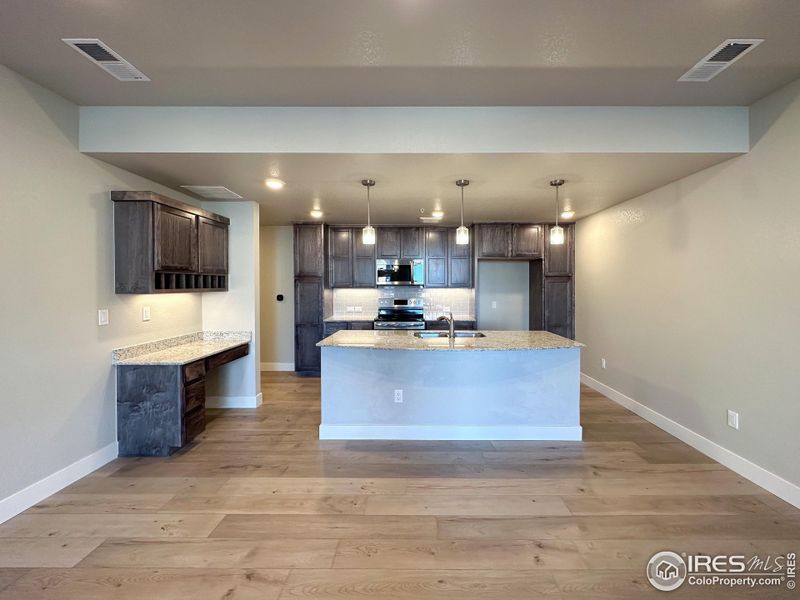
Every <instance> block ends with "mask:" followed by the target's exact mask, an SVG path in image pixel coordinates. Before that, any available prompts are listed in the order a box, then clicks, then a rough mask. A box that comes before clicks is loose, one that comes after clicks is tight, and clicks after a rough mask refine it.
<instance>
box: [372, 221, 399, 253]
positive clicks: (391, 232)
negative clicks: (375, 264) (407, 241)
mask: <svg viewBox="0 0 800 600" xmlns="http://www.w3.org/2000/svg"><path fill="white" fill-rule="evenodd" d="M376 229H377V231H376V233H375V236H376V238H377V242H378V244H377V246H378V254H377V258H400V228H399V227H377V228H376Z"/></svg>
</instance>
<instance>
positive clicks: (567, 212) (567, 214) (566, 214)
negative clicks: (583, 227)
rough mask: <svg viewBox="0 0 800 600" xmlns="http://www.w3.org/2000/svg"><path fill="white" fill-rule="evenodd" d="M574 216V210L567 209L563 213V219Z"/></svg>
mask: <svg viewBox="0 0 800 600" xmlns="http://www.w3.org/2000/svg"><path fill="white" fill-rule="evenodd" d="M574 216H575V211H574V210H565V211H564V212H562V213H561V218H562V219H571V218H572V217H574Z"/></svg>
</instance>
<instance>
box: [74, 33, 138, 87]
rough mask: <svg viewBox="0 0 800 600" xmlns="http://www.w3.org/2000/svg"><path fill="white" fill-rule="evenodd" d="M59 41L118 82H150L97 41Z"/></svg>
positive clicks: (76, 39) (80, 39)
mask: <svg viewBox="0 0 800 600" xmlns="http://www.w3.org/2000/svg"><path fill="white" fill-rule="evenodd" d="M61 41H62V42H64V43H65V44H67V46H70V47H72V48H73V49H74V50H75V51H76V52H79V53H80V54H82V55H83V56H84V57H86V58H88V59H89V60H90V61H92V62H93V63H94V64H96V65H97V66H98V67H100V68H101V69H103V70H104V71H106V72H107V73H111V75H113V76H114V77H115V78H117V79H119V80H120V81H150V78H149V77H148V76H147V75H145V74H144V73H142V72H141V71H140V70H139V69H137V68H136V67H134V66H133V65H132V64H131V63H129V62H128V61H127V60H125V59H124V58H122V57H121V56H120V55H119V54H117V53H116V52H114V51H113V50H112V49H111V48H109V47H108V46H107V45H106V44H104V43H103V42H101V41H100V40H98V39H94V38H62V40H61Z"/></svg>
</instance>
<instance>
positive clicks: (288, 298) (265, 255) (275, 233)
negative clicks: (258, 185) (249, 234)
mask: <svg viewBox="0 0 800 600" xmlns="http://www.w3.org/2000/svg"><path fill="white" fill-rule="evenodd" d="M260 233H261V236H260V237H261V242H260V253H261V363H262V364H263V365H269V368H272V369H274V368H277V365H276V363H283V364H284V366H286V365H289V366H291V367H292V368H294V250H293V241H292V235H293V233H292V227H291V226H290V225H285V226H265V227H261V232H260ZM278 294H283V296H284V300H283V302H278V301H277V300H276V299H275V297H276V296H277V295H278Z"/></svg>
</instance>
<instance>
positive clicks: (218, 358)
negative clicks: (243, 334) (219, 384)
mask: <svg viewBox="0 0 800 600" xmlns="http://www.w3.org/2000/svg"><path fill="white" fill-rule="evenodd" d="M249 352H250V347H249V346H248V344H242V345H241V346H236V347H235V348H231V349H230V350H225V352H220V353H219V354H215V355H214V356H209V357H208V358H207V359H206V370H208V371H210V370H211V369H215V368H217V367H219V366H221V365H224V364H226V363H229V362H231V361H232V360H236V359H237V358H241V357H243V356H247V355H248V354H249Z"/></svg>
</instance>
